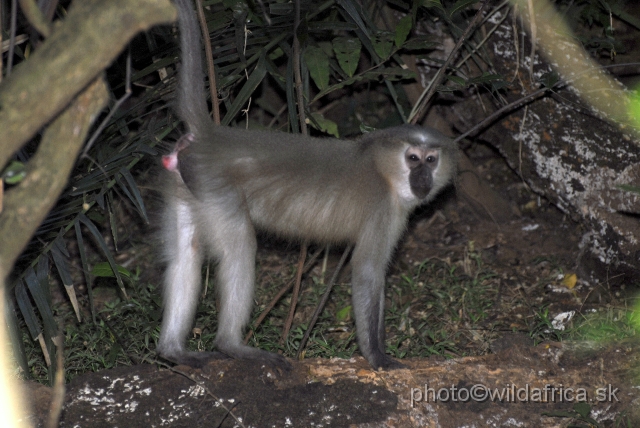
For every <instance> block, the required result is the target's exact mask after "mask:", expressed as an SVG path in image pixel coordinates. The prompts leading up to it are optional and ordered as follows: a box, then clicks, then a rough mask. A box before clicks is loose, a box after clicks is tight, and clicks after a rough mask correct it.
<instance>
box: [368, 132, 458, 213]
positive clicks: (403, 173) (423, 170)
mask: <svg viewBox="0 0 640 428" xmlns="http://www.w3.org/2000/svg"><path fill="white" fill-rule="evenodd" d="M372 134H377V135H376V137H375V140H374V141H376V142H379V143H380V144H381V146H382V150H376V152H377V153H378V155H377V156H376V157H375V162H376V164H377V167H378V170H379V171H380V172H381V173H382V175H383V176H384V177H385V179H386V181H387V182H388V183H389V185H390V186H391V187H392V188H393V189H394V190H395V193H396V194H397V195H398V197H399V198H400V200H401V201H402V203H403V205H405V206H407V207H408V208H412V207H414V206H416V205H420V204H423V203H425V202H428V201H430V200H432V199H433V198H434V197H435V196H436V195H437V194H438V192H439V191H440V190H441V189H442V188H443V187H445V186H446V185H447V184H449V183H450V182H451V181H452V180H453V178H454V176H455V173H456V164H457V154H458V150H457V147H456V146H455V145H454V144H453V141H452V140H451V139H450V138H447V137H446V136H444V135H443V134H441V133H440V132H438V131H436V130H435V129H432V128H422V127H420V126H415V125H402V126H398V127H395V128H389V129H386V130H382V131H377V132H375V133H372ZM372 136H373V135H372ZM365 138H366V137H365Z"/></svg>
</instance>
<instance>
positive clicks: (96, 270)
mask: <svg viewBox="0 0 640 428" xmlns="http://www.w3.org/2000/svg"><path fill="white" fill-rule="evenodd" d="M116 268H117V269H118V272H119V273H121V274H122V275H124V276H126V277H127V278H131V272H130V271H129V270H127V269H126V268H125V267H122V266H120V265H116ZM91 275H93V276H95V277H99V278H113V277H115V274H114V273H113V269H112V268H111V265H110V264H109V263H108V262H100V263H96V265H95V266H94V267H93V269H91Z"/></svg>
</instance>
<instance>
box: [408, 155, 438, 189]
mask: <svg viewBox="0 0 640 428" xmlns="http://www.w3.org/2000/svg"><path fill="white" fill-rule="evenodd" d="M404 156H405V163H406V165H407V167H408V168H409V171H410V172H409V185H410V186H411V193H413V194H414V195H415V196H416V198H418V199H424V198H426V197H427V196H428V195H429V192H431V189H432V187H433V174H434V173H435V171H436V170H437V168H438V164H439V161H440V150H438V149H434V148H425V147H421V146H410V147H409V148H408V149H407V150H406V152H405V155H404Z"/></svg>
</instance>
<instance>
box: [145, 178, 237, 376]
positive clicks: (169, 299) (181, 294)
mask: <svg viewBox="0 0 640 428" xmlns="http://www.w3.org/2000/svg"><path fill="white" fill-rule="evenodd" d="M179 192H180V189H179V187H178V188H177V191H176V192H174V193H179ZM163 220H164V223H163V230H162V232H163V239H164V242H163V245H164V255H165V258H166V259H167V262H168V264H167V270H166V272H165V276H164V314H163V317H162V326H161V328H160V340H159V342H158V348H157V352H158V354H159V355H160V356H162V357H163V358H165V359H167V360H169V361H171V362H174V363H176V364H184V365H187V366H191V367H202V366H204V365H205V364H206V363H207V361H209V360H211V359H216V358H226V356H225V355H223V354H221V353H220V352H192V351H187V350H186V349H185V346H184V342H185V340H186V337H187V335H188V334H189V331H190V330H191V326H192V324H193V318H194V316H195V312H196V307H197V304H198V298H199V294H200V283H201V272H200V270H201V266H202V259H203V252H202V248H200V244H199V241H198V236H197V228H196V222H195V221H194V215H193V210H192V206H190V202H188V201H187V200H185V199H181V198H179V197H178V196H176V195H175V194H174V195H173V196H171V197H169V198H167V207H166V210H165V212H164V219H163Z"/></svg>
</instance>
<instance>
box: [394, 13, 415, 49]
mask: <svg viewBox="0 0 640 428" xmlns="http://www.w3.org/2000/svg"><path fill="white" fill-rule="evenodd" d="M412 25H413V22H412V19H411V15H407V16H405V17H403V18H402V19H401V20H400V21H398V25H397V26H396V39H395V42H396V46H397V47H400V46H402V45H403V44H404V42H405V41H406V40H407V37H408V36H409V33H410V32H411V27H412Z"/></svg>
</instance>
